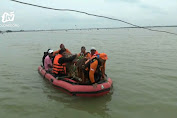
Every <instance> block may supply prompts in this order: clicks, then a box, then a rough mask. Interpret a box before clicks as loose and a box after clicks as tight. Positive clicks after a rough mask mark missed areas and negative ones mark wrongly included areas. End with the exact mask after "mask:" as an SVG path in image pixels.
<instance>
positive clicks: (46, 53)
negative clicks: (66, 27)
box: [42, 48, 50, 66]
mask: <svg viewBox="0 0 177 118" xmlns="http://www.w3.org/2000/svg"><path fill="white" fill-rule="evenodd" d="M49 50H50V48H49V49H48V50H47V51H46V52H44V55H43V57H42V64H43V66H44V59H45V57H46V56H47V55H48V51H49Z"/></svg>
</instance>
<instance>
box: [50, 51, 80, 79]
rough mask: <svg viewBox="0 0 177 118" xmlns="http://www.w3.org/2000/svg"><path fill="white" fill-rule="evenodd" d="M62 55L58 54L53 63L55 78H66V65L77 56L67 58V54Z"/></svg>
mask: <svg viewBox="0 0 177 118" xmlns="http://www.w3.org/2000/svg"><path fill="white" fill-rule="evenodd" d="M60 53H61V54H58V55H56V56H55V58H54V62H53V71H52V72H53V74H54V76H55V77H56V76H66V75H67V73H66V63H67V62H71V61H73V60H74V59H75V58H76V57H77V54H76V55H72V56H70V57H66V55H67V53H66V52H65V51H61V52H60Z"/></svg>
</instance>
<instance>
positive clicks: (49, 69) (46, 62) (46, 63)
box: [44, 49, 53, 73]
mask: <svg viewBox="0 0 177 118" xmlns="http://www.w3.org/2000/svg"><path fill="white" fill-rule="evenodd" d="M52 57H53V50H51V49H50V50H49V51H48V55H47V56H46V57H45V59H44V68H45V70H46V72H49V73H51V72H52Z"/></svg>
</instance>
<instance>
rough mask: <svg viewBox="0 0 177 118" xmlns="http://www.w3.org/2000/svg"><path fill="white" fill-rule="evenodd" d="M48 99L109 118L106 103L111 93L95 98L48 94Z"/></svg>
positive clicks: (110, 97)
mask: <svg viewBox="0 0 177 118" xmlns="http://www.w3.org/2000/svg"><path fill="white" fill-rule="evenodd" d="M48 98H49V99H52V100H55V101H58V102H62V103H64V105H65V106H66V107H67V108H73V109H77V110H81V111H85V112H88V113H89V114H95V115H99V116H101V117H102V118H110V117H111V116H110V115H109V113H108V112H109V110H110V109H109V107H108V106H107V104H109V102H110V101H111V99H112V95H111V94H108V95H105V96H102V97H97V98H79V97H74V96H73V98H70V97H63V96H58V95H53V94H49V95H48Z"/></svg>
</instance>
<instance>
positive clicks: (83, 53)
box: [78, 46, 91, 59]
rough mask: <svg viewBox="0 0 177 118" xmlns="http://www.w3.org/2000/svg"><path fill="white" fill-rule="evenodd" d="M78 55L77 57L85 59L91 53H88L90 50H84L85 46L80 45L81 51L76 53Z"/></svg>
mask: <svg viewBox="0 0 177 118" xmlns="http://www.w3.org/2000/svg"><path fill="white" fill-rule="evenodd" d="M78 57H79V58H84V57H85V58H87V59H90V58H91V55H90V52H86V48H85V46H82V47H81V52H80V53H79V54H78Z"/></svg>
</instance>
